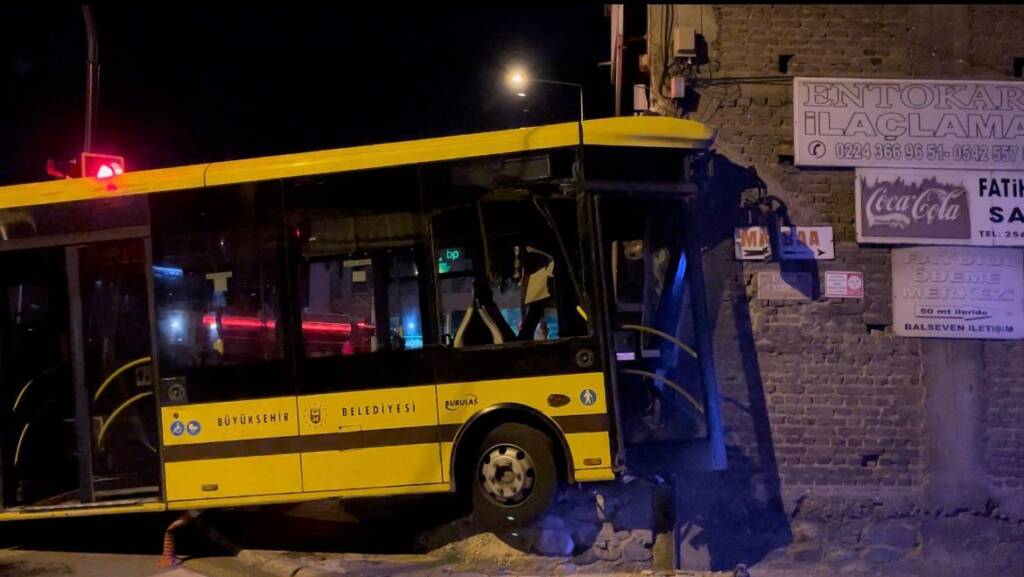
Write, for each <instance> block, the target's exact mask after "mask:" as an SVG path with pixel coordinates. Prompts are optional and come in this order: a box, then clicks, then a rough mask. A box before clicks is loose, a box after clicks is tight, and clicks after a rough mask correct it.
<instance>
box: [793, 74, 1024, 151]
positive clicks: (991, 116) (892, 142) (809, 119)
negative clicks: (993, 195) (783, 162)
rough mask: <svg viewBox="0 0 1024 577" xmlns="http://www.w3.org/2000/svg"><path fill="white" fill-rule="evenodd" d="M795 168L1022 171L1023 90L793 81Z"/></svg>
mask: <svg viewBox="0 0 1024 577" xmlns="http://www.w3.org/2000/svg"><path fill="white" fill-rule="evenodd" d="M793 129H794V148H795V152H796V164H797V165H799V166H848V167H857V166H865V167H866V166H888V167H905V168H929V167H930V168H947V169H949V168H964V169H984V170H1022V169H1024V83H1021V82H984V81H978V80H882V79H874V78H872V79H860V78H794V79H793Z"/></svg>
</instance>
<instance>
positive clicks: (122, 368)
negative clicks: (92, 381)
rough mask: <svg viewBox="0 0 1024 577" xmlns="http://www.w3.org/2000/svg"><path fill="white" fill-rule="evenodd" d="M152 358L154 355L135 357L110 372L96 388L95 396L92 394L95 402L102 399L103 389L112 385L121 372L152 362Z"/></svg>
mask: <svg viewBox="0 0 1024 577" xmlns="http://www.w3.org/2000/svg"><path fill="white" fill-rule="evenodd" d="M152 360H153V357H148V356H147V357H141V358H138V359H135V360H134V361H128V362H127V363H125V364H123V365H121V366H120V367H118V369H117V370H116V371H114V372H112V373H110V376H109V377H107V378H106V380H104V381H103V383H102V384H100V386H99V388H98V389H96V393H95V394H93V396H92V400H93V402H94V403H95V402H96V401H98V400H99V399H100V395H102V394H103V391H104V390H105V389H106V388H107V387H108V386H109V385H110V383H112V382H114V379H116V378H117V377H118V376H120V375H121V373H123V372H125V371H127V370H128V369H130V368H132V367H137V366H139V365H142V364H145V363H148V362H150V361H152Z"/></svg>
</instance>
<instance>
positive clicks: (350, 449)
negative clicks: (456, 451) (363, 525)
mask: <svg viewBox="0 0 1024 577" xmlns="http://www.w3.org/2000/svg"><path fill="white" fill-rule="evenodd" d="M436 395H437V393H436V390H435V387H434V386H433V385H423V386H413V387H395V388H390V389H370V390H364V391H349V392H344V393H326V394H320V395H305V396H301V397H299V412H300V414H301V415H302V419H301V425H300V427H301V434H302V440H301V443H302V478H303V489H304V490H306V491H325V490H332V489H358V488H366V487H391V486H398V485H422V484H430V483H440V482H441V459H440V456H439V453H438V433H437V401H436V399H437V396H436Z"/></svg>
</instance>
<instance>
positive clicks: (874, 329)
mask: <svg viewBox="0 0 1024 577" xmlns="http://www.w3.org/2000/svg"><path fill="white" fill-rule="evenodd" d="M662 10H663V8H662V7H652V8H650V10H649V26H648V37H649V39H650V40H649V44H648V50H649V53H650V54H651V63H652V70H651V78H652V79H654V80H653V82H654V83H655V84H656V83H657V79H658V78H659V76H660V74H661V69H660V63H661V58H662V54H663V46H662V38H663V35H662V30H664V28H663V26H664V19H663V15H664V12H662ZM673 17H674V21H673V24H674V25H675V26H692V27H694V28H696V29H697V32H698V34H701V35H702V36H703V37H704V39H705V40H706V41H707V44H708V53H709V59H710V62H709V63H708V64H705V65H704V66H702V68H701V69H700V78H708V77H714V78H717V79H720V80H721V79H723V78H727V77H732V78H737V77H768V76H774V77H778V76H785V75H788V76H839V77H844V76H845V77H879V78H915V77H916V78H977V79H1001V80H1005V79H1007V78H1012V74H1013V60H1014V57H1020V56H1024V36H1022V35H1020V34H1017V33H1016V32H1015V31H1016V30H1019V29H1020V28H1021V26H1022V25H1024V8H1022V7H1017V6H1009V5H1004V6H952V5H950V6H921V5H912V6H908V5H900V6H880V5H870V6H851V5H837V6H792V5H787V6H771V5H750V6H744V5H721V6H696V7H695V6H676V7H675V8H674V12H673ZM780 55H790V57H791V58H790V59H789V64H788V66H789V68H788V72H787V73H786V74H785V75H783V74H782V73H781V72H780V70H779V57H780ZM657 92H658V91H657V90H656V89H655V90H652V94H654V96H655V109H656V110H657V111H659V112H661V113H663V114H680V113H681V114H685V115H686V116H687V117H689V118H692V119H696V120H701V121H704V122H707V123H709V124H712V125H714V126H716V127H718V129H719V131H720V132H719V137H718V143H717V150H718V152H719V153H720V154H721V155H722V156H723V158H724V159H725V160H724V162H726V163H727V164H729V165H730V166H726V167H725V170H724V171H722V170H719V172H717V173H716V175H717V176H716V178H717V179H718V182H717V183H716V186H718V187H719V188H720V189H721V194H722V197H723V198H722V199H719V200H718V201H716V202H719V203H721V206H720V207H719V208H720V209H721V210H722V211H725V213H728V214H730V215H731V216H730V217H729V218H720V219H719V222H718V223H717V230H714V231H711V232H710V233H708V238H709V242H708V243H707V244H708V245H709V247H710V248H709V251H708V253H707V260H708V263H707V271H708V274H709V275H711V276H712V277H713V278H711V279H709V283H710V285H711V290H710V291H709V295H710V298H711V299H713V300H712V301H711V302H710V306H711V308H712V309H713V311H712V314H713V316H714V317H715V322H716V354H717V357H718V363H719V370H720V372H721V375H720V377H721V381H722V383H721V386H722V391H723V394H724V395H725V396H726V403H725V405H724V406H723V413H724V418H725V421H726V424H727V428H728V443H729V444H730V446H731V448H732V449H733V450H732V451H731V453H730V454H731V455H740V456H741V457H740V458H741V459H742V460H743V463H744V466H743V467H740V469H742V472H741V473H735V472H734V474H750V475H754V476H762V477H768V478H771V477H775V478H776V480H777V482H778V484H779V485H780V487H781V489H782V490H783V491H790V492H793V491H796V492H799V491H800V490H802V489H804V488H815V487H827V488H830V489H834V488H837V487H843V488H853V489H860V490H869V491H870V490H877V489H880V488H886V487H891V488H892V489H893V490H895V491H900V490H905V491H909V492H912V491H914V490H917V489H920V488H922V487H925V486H926V485H927V483H928V482H929V478H930V474H931V471H930V468H929V467H930V461H929V450H928V442H929V436H928V433H927V432H926V431H928V427H926V426H925V421H926V419H927V415H926V407H927V403H926V402H925V401H926V396H927V395H928V390H929V383H928V382H925V381H926V379H925V378H923V377H922V375H923V374H924V371H923V369H924V367H923V366H922V362H923V361H922V347H924V346H927V345H926V344H924V343H922V340H921V339H908V338H899V337H896V336H894V335H893V334H892V330H891V308H890V300H891V288H890V261H889V249H888V248H884V247H882V248H878V247H873V248H869V247H860V246H858V245H857V243H856V237H855V228H854V195H853V188H854V173H853V170H820V169H819V170H812V169H798V168H796V167H794V166H793V165H792V154H793V148H792V147H793V117H792V115H793V111H792V82H791V81H788V80H785V79H783V80H781V81H778V80H770V79H769V80H760V81H750V80H740V81H737V82H734V83H728V82H719V83H717V84H715V85H713V86H711V85H708V86H705V87H704V88H700V89H699V93H700V98H699V102H698V103H697V106H696V107H695V109H690V110H685V111H682V110H674V106H673V105H672V104H671V103H670V102H668V101H665V100H663V99H661V98H658V97H657ZM729 171H733V172H732V173H736V174H739V173H741V172H743V171H746V172H747V173H752V172H753V173H756V177H757V178H759V179H761V180H762V181H763V182H764V185H765V186H766V187H767V190H768V192H769V194H773V195H776V196H778V197H779V198H781V199H782V200H783V201H784V203H785V205H786V207H787V209H788V212H789V215H790V216H791V218H792V220H793V222H794V223H797V224H802V225H831V226H833V227H834V230H835V234H836V241H837V260H836V261H834V262H825V263H821V265H820V266H818V267H817V270H818V271H819V272H820V271H823V270H826V269H832V270H861V271H864V272H865V276H866V284H867V287H866V288H867V295H866V298H865V299H864V300H863V301H860V300H846V301H841V300H838V301H837V300H835V299H832V300H828V299H819V300H817V301H815V302H809V303H808V302H805V303H783V302H762V301H758V300H756V289H755V284H756V281H755V278H756V273H757V272H758V271H761V270H778V267H779V265H778V264H755V263H745V264H740V263H735V262H733V261H732V246H731V245H732V241H731V233H732V226H735V225H736V224H742V223H741V222H739V219H740V218H741V215H740V213H739V212H737V211H736V210H735V207H736V205H737V204H738V203H739V202H741V201H742V200H743V199H744V198H747V197H750V196H751V195H752V191H751V190H749V189H750V187H749V186H747V185H746V184H737V182H736V179H735V178H732V179H731V177H730V174H732V173H730V172H729ZM716 194H717V192H716ZM729 211H731V212H729ZM804 270H807V271H808V272H814V271H815V267H814V265H811V267H810V268H805V269H804ZM983 350H984V355H983V357H984V359H983V364H982V366H983V374H982V375H980V378H979V379H978V380H979V382H976V383H964V384H963V386H965V387H974V388H975V389H976V394H977V407H978V410H977V411H976V413H977V414H972V415H970V416H969V418H971V419H975V422H976V423H977V425H978V430H979V437H980V446H979V447H977V448H976V450H977V451H980V452H981V453H983V454H982V458H981V462H982V463H983V465H984V468H985V470H984V471H979V472H978V473H979V475H980V476H982V477H984V482H985V483H986V484H987V486H988V487H989V488H990V489H991V490H992V492H993V493H994V494H996V495H997V496H998V495H1003V498H1002V500H1003V501H1007V500H1012V499H1010V498H1009V497H1008V495H1016V497H1015V499H1016V500H1017V501H1024V499H1020V488H1021V485H1022V483H1024V342H988V343H985V344H984V348H983ZM940 425H941V423H940ZM933 450H934V449H933ZM940 450H941V448H940ZM734 461H735V459H734ZM769 484H770V483H769ZM1019 514H1020V515H1024V510H1022V511H1020V512H1019Z"/></svg>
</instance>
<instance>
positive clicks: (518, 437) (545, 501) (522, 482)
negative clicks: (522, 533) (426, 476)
mask: <svg viewBox="0 0 1024 577" xmlns="http://www.w3.org/2000/svg"><path fill="white" fill-rule="evenodd" d="M472 486H473V511H474V514H475V516H476V517H477V518H478V519H479V520H480V521H481V522H482V523H483V524H484V525H485V526H487V527H490V528H495V529H501V528H512V527H522V526H524V525H526V524H529V523H531V522H533V521H536V520H537V519H539V518H540V517H542V516H543V515H544V514H545V513H546V512H547V511H548V509H550V508H551V505H552V504H553V503H554V501H555V497H556V495H557V492H558V470H557V468H556V466H555V457H554V447H553V444H552V441H551V438H550V437H548V436H547V435H545V434H544V433H542V432H540V431H538V430H537V429H534V428H533V427H530V426H527V425H523V424H520V423H505V424H503V425H500V426H498V427H497V428H495V429H494V430H492V431H491V432H489V433H488V434H487V435H486V436H485V437H484V439H483V442H482V443H480V447H479V449H478V450H477V458H476V467H475V469H474V471H473V483H472Z"/></svg>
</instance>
